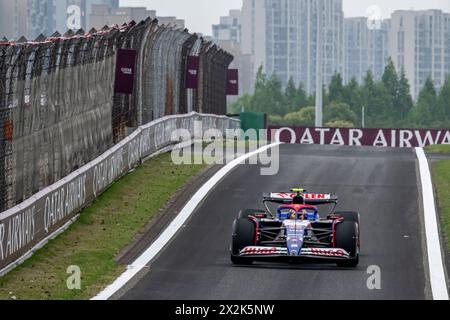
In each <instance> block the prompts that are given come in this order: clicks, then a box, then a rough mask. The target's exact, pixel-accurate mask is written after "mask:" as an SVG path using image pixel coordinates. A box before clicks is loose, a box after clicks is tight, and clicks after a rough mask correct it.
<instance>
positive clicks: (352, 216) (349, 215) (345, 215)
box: [334, 212, 360, 224]
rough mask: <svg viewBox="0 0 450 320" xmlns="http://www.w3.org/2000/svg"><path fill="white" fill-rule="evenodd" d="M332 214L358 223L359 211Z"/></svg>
mask: <svg viewBox="0 0 450 320" xmlns="http://www.w3.org/2000/svg"><path fill="white" fill-rule="evenodd" d="M334 216H338V217H342V218H344V221H353V222H356V223H357V224H359V220H360V217H359V213H358V212H336V213H335V214H334Z"/></svg>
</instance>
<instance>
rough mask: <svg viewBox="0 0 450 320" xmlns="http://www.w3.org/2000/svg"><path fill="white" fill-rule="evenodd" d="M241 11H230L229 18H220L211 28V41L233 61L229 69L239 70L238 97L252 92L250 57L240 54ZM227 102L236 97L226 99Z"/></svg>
mask: <svg viewBox="0 0 450 320" xmlns="http://www.w3.org/2000/svg"><path fill="white" fill-rule="evenodd" d="M241 17H242V15H241V11H240V10H230V14H229V16H225V17H220V24H216V25H213V26H212V29H213V41H214V42H215V43H216V44H217V45H219V46H220V47H221V48H222V49H224V50H226V51H228V52H230V53H231V54H232V55H233V57H234V60H233V62H232V63H231V65H230V68H231V69H234V68H235V69H238V70H239V95H242V94H245V93H250V92H252V90H253V89H252V83H253V69H252V56H251V55H250V54H244V53H243V52H242V46H241V42H242V33H241V30H242V25H241ZM228 100H229V102H232V101H234V100H236V97H234V96H231V97H228Z"/></svg>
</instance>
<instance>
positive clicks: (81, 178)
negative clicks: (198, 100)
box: [0, 113, 240, 276]
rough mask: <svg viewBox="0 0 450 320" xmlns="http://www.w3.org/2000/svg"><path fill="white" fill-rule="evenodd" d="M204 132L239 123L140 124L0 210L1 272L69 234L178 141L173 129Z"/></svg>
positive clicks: (208, 118) (171, 119) (198, 117)
mask: <svg viewBox="0 0 450 320" xmlns="http://www.w3.org/2000/svg"><path fill="white" fill-rule="evenodd" d="M196 121H201V122H202V130H203V131H206V130H208V129H213V128H214V129H219V130H221V131H222V132H225V130H226V129H238V128H239V127H240V121H239V120H236V119H231V118H228V117H225V116H216V115H202V114H198V113H190V114H188V115H177V116H168V117H165V118H161V119H159V120H156V121H153V122H151V123H149V124H147V125H144V126H141V127H139V128H138V129H137V130H136V131H134V132H133V133H132V134H131V135H129V136H128V137H126V138H125V139H124V140H122V141H121V142H120V143H118V144H117V145H115V146H114V147H112V148H111V149H109V150H108V151H106V152H105V153H104V154H103V155H101V156H99V157H98V158H96V159H95V160H93V161H91V162H89V163H88V164H86V165H85V166H83V167H82V168H80V169H78V170H76V171H75V172H73V173H71V174H70V175H68V176H67V177H65V178H64V179H62V180H60V181H58V182H56V183H55V184H53V185H51V186H49V187H47V188H45V189H43V190H42V191H40V192H39V193H37V194H35V195H33V196H32V197H31V198H29V199H27V200H26V201H24V202H22V203H20V204H19V205H17V206H15V207H13V208H11V209H9V210H7V211H5V212H2V213H0V276H3V275H4V274H5V273H7V272H9V271H10V270H12V269H13V268H15V267H16V266H17V265H19V264H20V263H22V262H23V261H25V260H26V259H28V258H29V257H30V256H31V255H33V253H34V252H35V251H36V250H38V249H40V248H42V247H43V246H44V245H45V244H46V243H47V242H48V241H49V240H51V239H52V238H54V237H56V236H57V235H59V234H60V233H61V232H64V231H65V230H66V229H67V228H68V226H69V225H70V224H71V223H73V222H74V221H75V220H76V218H77V217H78V215H79V212H80V211H81V210H82V209H83V208H85V207H86V206H88V205H89V204H90V203H92V201H93V200H94V199H95V198H97V197H98V196H99V195H100V194H102V193H103V192H104V191H105V190H106V189H108V187H110V186H111V185H112V184H113V183H114V182H115V181H117V180H118V179H119V178H121V177H123V176H124V175H126V174H127V173H128V172H130V170H132V169H134V168H135V167H136V166H138V165H139V164H141V163H142V162H143V161H144V160H145V159H146V158H148V157H149V156H151V155H154V154H156V153H158V152H161V151H162V150H165V149H167V148H168V147H170V146H171V145H173V142H172V141H171V140H172V139H171V138H172V133H173V131H174V130H176V129H187V130H189V132H190V133H191V136H192V138H198V137H195V136H194V133H196V131H195V130H194V128H195V126H194V124H195V122H196Z"/></svg>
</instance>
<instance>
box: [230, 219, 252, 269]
mask: <svg viewBox="0 0 450 320" xmlns="http://www.w3.org/2000/svg"><path fill="white" fill-rule="evenodd" d="M255 233H256V226H255V223H254V222H253V221H250V220H249V219H247V218H240V219H237V220H235V221H234V224H233V238H232V243H231V262H233V263H234V264H252V262H253V261H251V260H249V259H247V258H242V257H238V255H239V253H240V252H241V250H242V249H244V248H246V247H249V246H253V245H255V237H256V235H255Z"/></svg>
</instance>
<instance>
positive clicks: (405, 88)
mask: <svg viewBox="0 0 450 320" xmlns="http://www.w3.org/2000/svg"><path fill="white" fill-rule="evenodd" d="M394 106H395V108H396V110H397V120H400V121H403V120H405V119H406V117H407V116H408V114H409V112H410V111H411V110H412V108H413V107H414V102H413V99H412V97H411V91H410V87H409V82H408V78H406V74H405V70H402V72H401V75H400V80H399V82H398V92H397V99H396V101H395V102H394Z"/></svg>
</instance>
